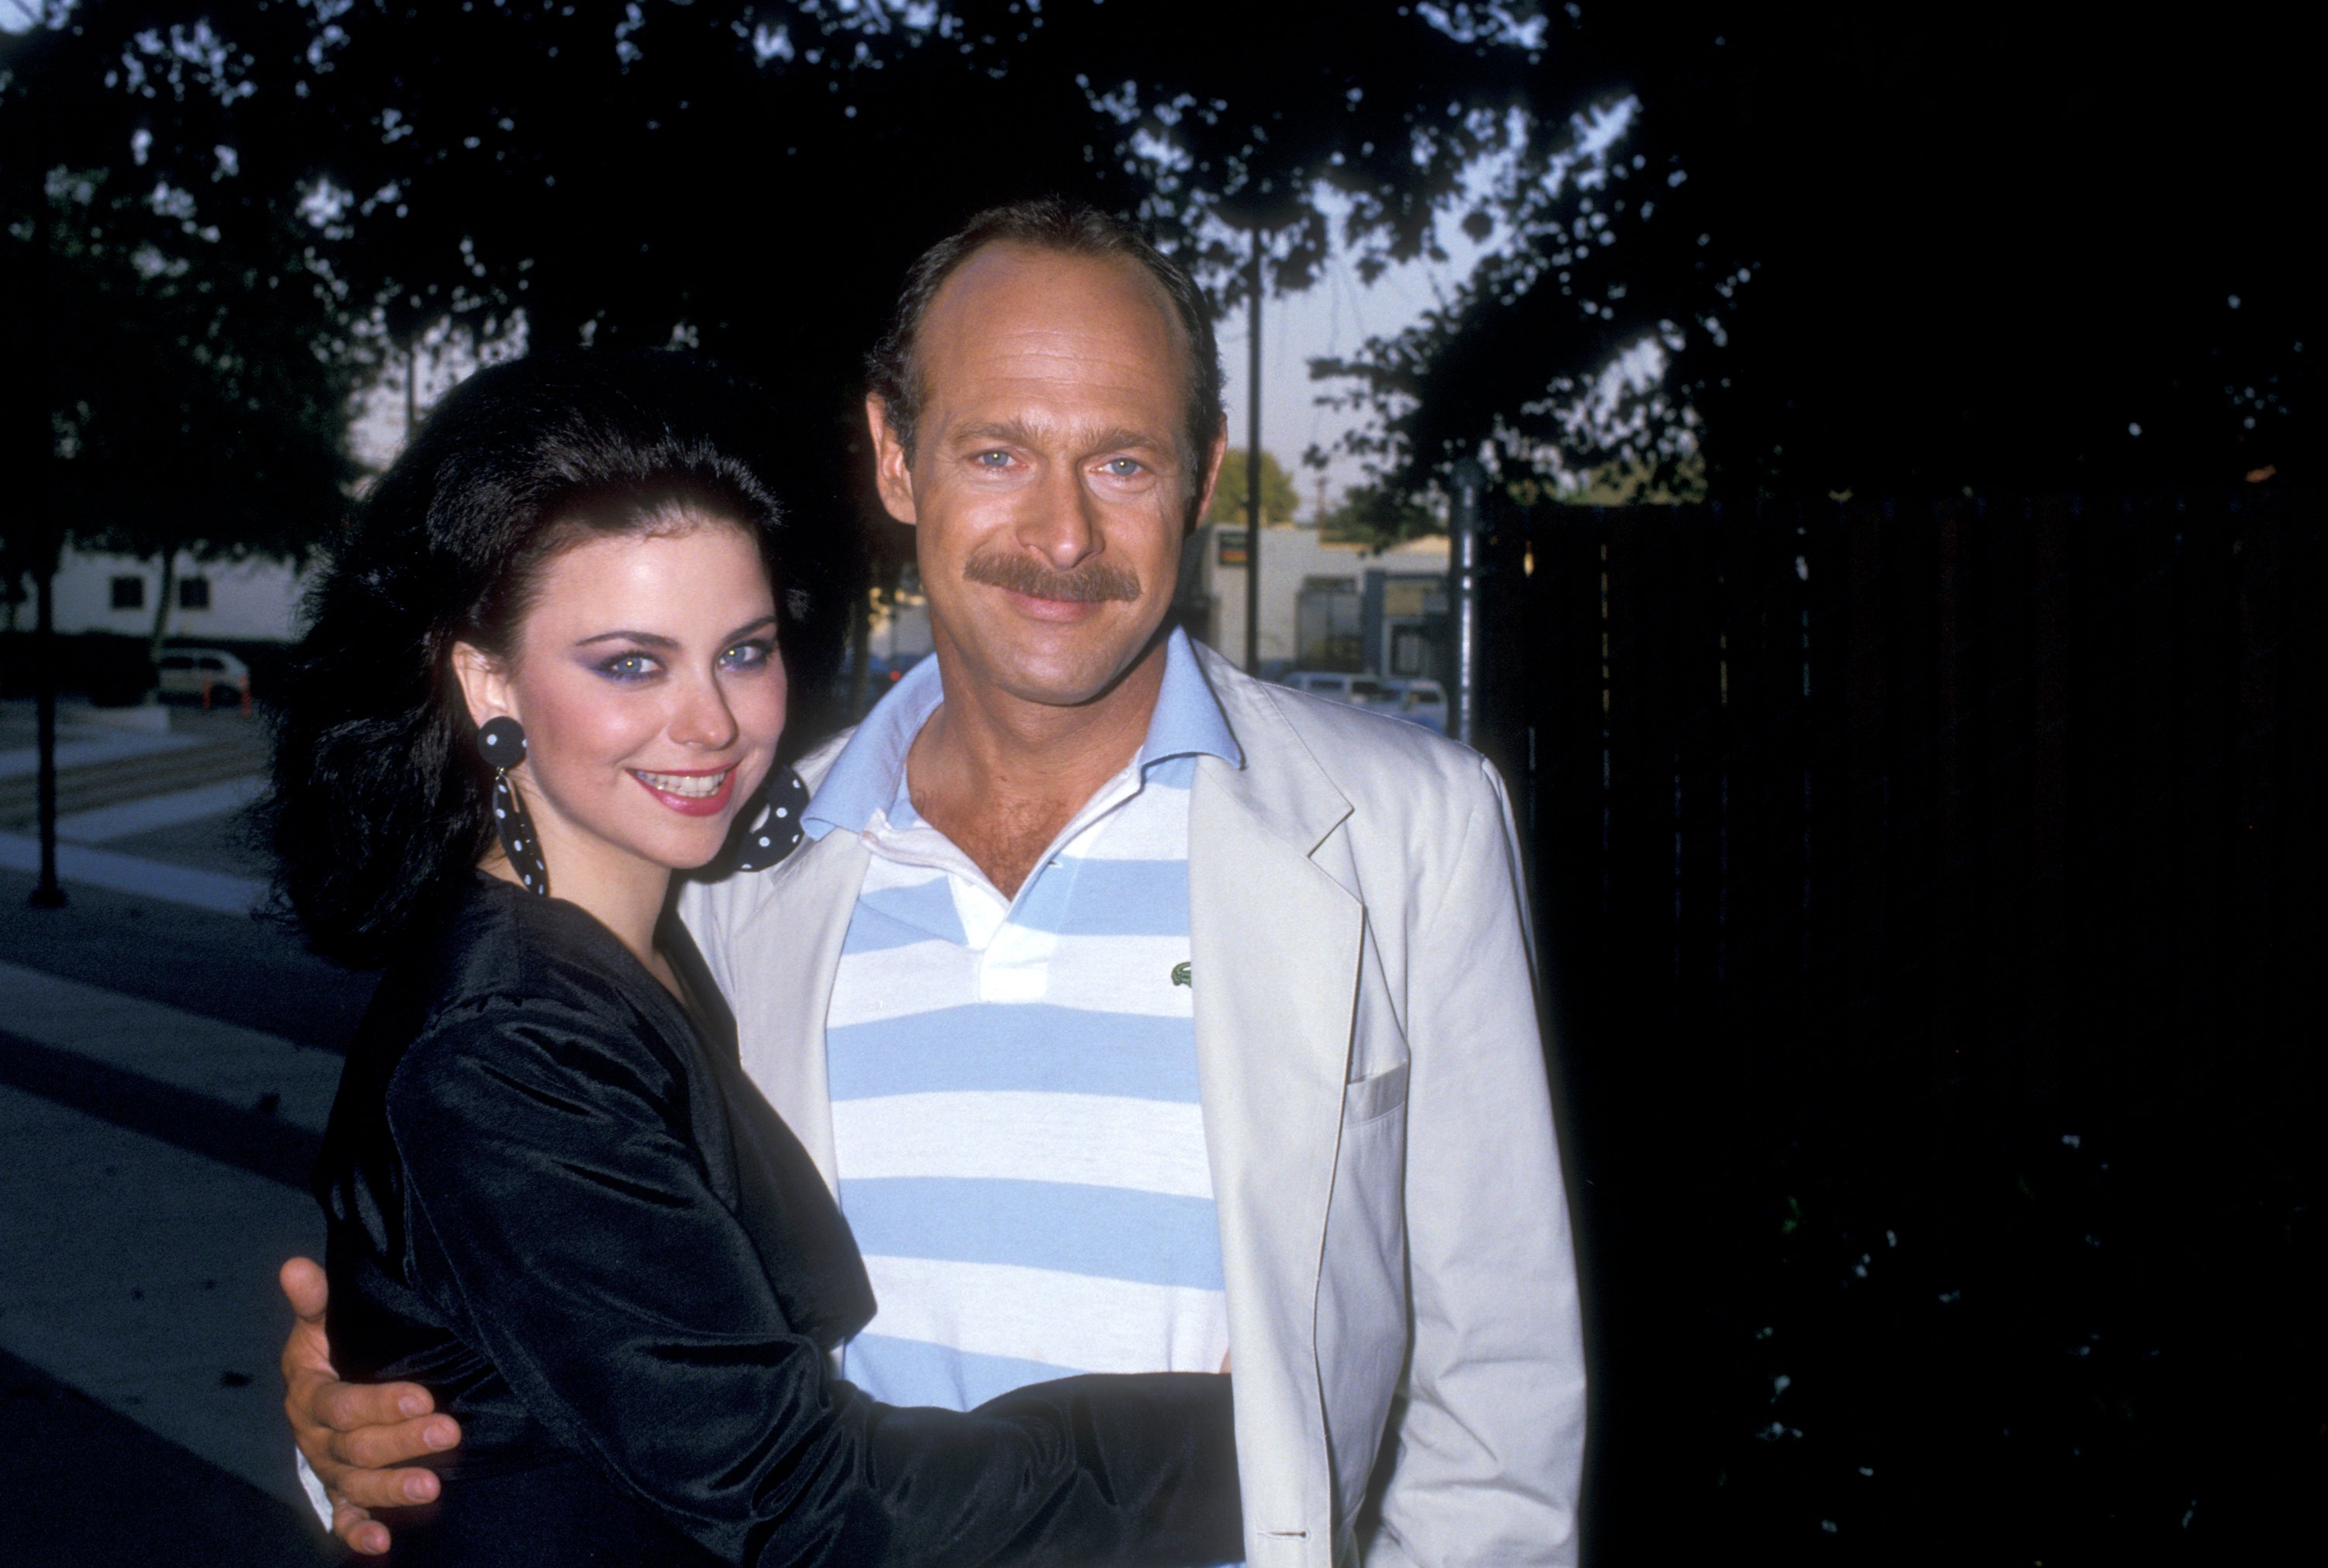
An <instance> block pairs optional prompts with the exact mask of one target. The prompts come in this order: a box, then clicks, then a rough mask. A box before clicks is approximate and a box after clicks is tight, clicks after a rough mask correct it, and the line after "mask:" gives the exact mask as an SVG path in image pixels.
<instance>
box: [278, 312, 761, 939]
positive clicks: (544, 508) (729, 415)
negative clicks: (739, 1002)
mask: <svg viewBox="0 0 2328 1568" xmlns="http://www.w3.org/2000/svg"><path fill="white" fill-rule="evenodd" d="M773 428H774V419H773V416H772V415H770V414H768V413H767V412H766V411H765V404H764V403H762V402H761V400H760V399H758V398H757V396H756V395H755V394H752V393H750V392H749V391H748V390H747V389H746V388H744V387H743V386H742V385H741V384H740V383H738V382H736V381H735V380H731V379H729V378H728V377H726V376H724V375H721V374H719V373H718V372H717V371H713V370H711V369H710V368H709V367H708V366H706V365H704V364H702V363H700V362H699V361H693V360H690V359H689V358H687V357H686V356H684V355H681V354H677V353H670V352H570V353H559V354H549V355H535V356H532V357H529V358H526V359H521V360H516V361H510V362H508V363H504V364H500V365H495V366H492V367H489V368H487V369H484V370H481V371H477V372H476V374H474V375H473V376H471V377H470V378H469V379H468V380H465V381H464V382H462V383H461V385H460V386H459V387H457V388H455V390H453V392H452V393H451V394H450V395H449V396H448V397H446V399H445V400H444V401H443V402H442V403H441V404H439V405H438V406H437V408H436V410H435V411H434V412H433V413H431V414H430V415H429V417H428V418H427V422H426V423H425V424H424V425H423V426H422V427H420V429H419V430H418V433H417V434H416V435H415V436H414V437H413V439H412V442H411V444H410V445H409V446H407V447H406V448H405V450H404V453H403V455H401V456H399V457H398V458H397V460H396V462H395V464H394V465H392V466H391V467H390V469H389V470H388V472H387V473H386V474H382V475H381V476H380V480H379V482H378V483H377V484H374V485H373V486H372V488H371V491H370V492H369V493H367V494H366V495H365V496H364V498H363V500H362V502H361V504H360V505H359V507H358V508H357V511H356V513H355V516H354V518H353V519H352V522H351V523H350V525H349V527H348V529H347V530H346V532H345V533H344V534H343V537H342V538H341V539H340V540H338V541H337V542H336V543H335V544H334V546H333V549H332V551H331V557H330V561H329V564H328V566H327V568H325V570H324V575H323V577H322V578H321V579H320V580H319V581H318V582H317V584H316V585H315V587H314V590H313V591H312V593H311V594H310V595H309V596H308V600H307V613H308V616H309V630H308V632H307V634H306V636H305V639H304V640H303V641H302V642H301V643H300V644H299V647H298V650H297V653H296V658H295V659H294V661H293V667H292V671H291V673H290V676H289V678H288V680H287V681H286V683H285V686H284V690H283V692H282V696H281V700H280V702H279V704H278V706H277V717H276V723H275V756H274V789H273V793H272V794H271V796H270V798H269V799H268V801H267V802H266V803H264V805H263V806H262V808H261V821H262V822H263V823H264V824H265V827H266V831H268V835H269V836H270V838H271V839H272V841H273V845H274V850H275V858H276V864H277V895H278V901H279V903H280V904H281V905H283V906H287V908H288V912H289V913H290V914H291V915H293V916H294V917H295V918H296V920H297V921H298V923H299V925H301V926H302V927H303V928H304V929H305V933H306V935H307V940H308V942H309V944H310V945H312V946H313V947H314V949H315V950H316V951H317V952H318V953H324V955H326V956H328V957H332V958H336V959H339V960H341V961H343V962H350V963H356V964H370V963H376V962H381V961H383V960H385V959H387V958H389V957H390V956H392V955H393V953H395V951H396V949H397V948H398V947H399V945H400V944H401V943H402V942H403V940H404V939H405V938H406V937H407V936H408V935H409V934H413V933H414V932H415V930H416V929H417V928H418V927H419V926H420V925H423V924H424V923H425V922H427V920H428V919H429V917H430V915H431V912H432V910H434V909H435V908H436V906H438V905H439V904H440V902H441V900H442V898H443V897H444V895H445V893H446V890H447V889H448V888H450V887H453V886H455V882H456V879H457V878H460V877H461V876H463V875H465V873H466V872H467V871H468V869H470V868H472V867H474V866H475V865H476V864H477V862H478V860H479V859H480V858H482V857H483V855H484V853H485V851H486V850H487V849H488V847H489V846H490V845H491V843H492V841H493V828H492V822H491V818H490V815H489V811H488V799H489V794H490V791H491V785H492V774H491V772H490V770H488V769H487V768H486V766H485V765H484V763H483V760H482V759H481V758H479V756H477V753H476V749H475V746H474V733H475V732H474V725H473V724H472V722H471V720H470V718H469V711H468V708H467V705H466V703H465V701H464V700H463V699H462V695H461V690H460V685H459V682H458V681H456V680H455V677H454V674H453V671H452V650H453V645H454V643H456V642H465V643H471V644H472V645H474V646H476V647H479V648H482V649H483V650H484V651H486V652H487V653H493V654H495V655H497V656H506V655H507V654H508V653H509V652H510V648H511V643H512V639H513V636H514V633H515V630H516V627H517V624H518V623H519V621H520V620H521V618H522V616H523V615H524V612H525V608H526V604H527V600H528V597H529V596H530V594H531V592H532V591H533V589H534V587H535V585H536V583H537V582H538V581H539V578H540V571H541V568H542V567H543V566H544V565H545V564H546V563H547V562H548V561H549V559H550V558H551V557H553V556H555V555H557V554H558V553H559V551H561V550H562V549H566V548H568V547H569V546H571V545H574V544H577V543H579V542H581V541H582V540H585V539H587V538H590V537H595V536H602V535H607V534H624V533H633V532H644V531H649V530H652V529H654V528H655V527H656V526H657V525H658V522H659V521H660V520H662V518H665V517H667V516H668V514H669V512H670V511H671V509H672V508H674V507H683V508H686V509H687V510H690V511H693V512H699V513H702V514H705V515H708V516H710V517H713V518H717V519H719V520H721V521H732V522H733V523H735V524H736V525H737V526H739V527H741V528H742V529H744V530H746V532H747V533H748V534H749V535H751V537H752V538H753V540H755V541H756V543H757V545H758V546H759V549H760V553H761V558H762V559H763V560H765V562H766V563H767V567H768V580H769V582H770V584H771V585H772V586H774V587H775V588H776V589H777V608H778V615H779V620H780V625H781V626H782V627H783V628H784V630H786V631H788V630H790V629H791V628H792V627H794V626H797V625H799V624H801V623H802V621H803V618H804V616H805V614H806V610H807V606H806V603H805V596H804V595H803V593H802V592H801V591H800V589H799V587H798V586H797V585H796V584H795V583H793V582H792V581H790V580H789V578H790V574H788V573H787V572H786V571H785V570H784V559H783V558H782V554H781V551H780V549H779V547H780V544H781V543H782V542H783V530H782V525H781V513H780V512H779V509H778V507H777V504H776V500H775V497H774V494H773V493H771V492H770V490H769V488H768V486H767V484H766V483H765V481H764V480H763V479H762V478H761V476H760V472H759V469H758V467H757V466H756V463H755V458H756V448H757V446H759V444H760V443H761V442H763V441H764V440H765V438H766V437H767V435H768V434H769V433H770V432H771V431H772V430H773Z"/></svg>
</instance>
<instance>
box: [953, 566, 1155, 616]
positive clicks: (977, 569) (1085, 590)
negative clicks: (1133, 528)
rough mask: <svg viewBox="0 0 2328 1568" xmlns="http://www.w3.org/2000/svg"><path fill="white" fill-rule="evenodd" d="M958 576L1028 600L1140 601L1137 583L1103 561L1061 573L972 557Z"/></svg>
mask: <svg viewBox="0 0 2328 1568" xmlns="http://www.w3.org/2000/svg"><path fill="white" fill-rule="evenodd" d="M962 576H963V577H966V578H968V579H969V580H970V581H972V582H973V583H984V584H985V585H986V586H987V587H990V588H1008V589H1009V590H1010V591H1011V592H1012V593H1014V594H1025V595H1026V596H1028V598H1030V599H1058V600H1061V601H1063V602H1065V603H1067V604H1071V605H1096V604H1101V603H1103V602H1105V601H1107V600H1110V599H1122V600H1126V601H1131V600H1136V599H1138V598H1139V597H1140V579H1139V578H1138V577H1134V576H1132V575H1131V573H1130V572H1128V571H1125V570H1124V569H1122V568H1121V567H1112V566H1110V565H1108V564H1107V563H1106V562H1105V561H1096V560H1095V561H1086V562H1085V563H1084V564H1083V565H1082V566H1079V567H1076V568H1073V569H1072V570H1069V571H1064V572H1063V571H1059V570H1057V569H1056V568H1052V567H1047V566H1045V565H1044V564H1043V563H1042V562H1040V561H1037V560H1029V559H1028V558H1027V557H1025V556H1023V555H974V556H972V557H971V558H970V559H969V560H968V561H967V562H965V563H964V564H963V566H962Z"/></svg>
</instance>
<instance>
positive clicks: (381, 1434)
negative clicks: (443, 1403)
mask: <svg viewBox="0 0 2328 1568" xmlns="http://www.w3.org/2000/svg"><path fill="white" fill-rule="evenodd" d="M459 1441H461V1428H460V1424H459V1423H458V1422H455V1421H454V1419H453V1418H452V1417H451V1416H449V1415H429V1416H423V1417H421V1418H420V1419H419V1420H418V1421H403V1422H396V1423H395V1424H394V1425H392V1426H360V1427H357V1428H356V1429H355V1430H354V1431H352V1432H333V1434H332V1436H331V1438H330V1439H329V1440H328V1441H327V1442H326V1443H325V1445H324V1446H325V1447H326V1448H327V1449H328V1450H329V1451H330V1452H331V1457H332V1459H333V1461H334V1462H335V1463H338V1464H343V1465H352V1466H353V1467H354V1468H355V1469H359V1470H384V1469H388V1468H389V1467H390V1466H391V1465H401V1464H409V1463H411V1462H412V1461H413V1460H417V1459H422V1458H425V1457H427V1455H429V1454H433V1453H443V1452H444V1451H446V1449H449V1448H451V1447H453V1446H454V1445H455V1444H456V1443H458V1442H459ZM415 1473H416V1474H420V1475H427V1473H428V1472H427V1471H426V1470H421V1471H417V1472H415ZM334 1479H335V1480H343V1479H344V1478H334ZM430 1479H432V1480H433V1479H435V1478H434V1477H433V1476H432V1477H430ZM357 1500H358V1501H359V1502H361V1501H363V1500H364V1499H362V1498H358V1499H357ZM399 1500H400V1501H412V1500H418V1501H422V1502H426V1501H427V1498H419V1499H409V1498H399ZM366 1506H367V1507H369V1506H371V1505H369V1504H367V1505H366Z"/></svg>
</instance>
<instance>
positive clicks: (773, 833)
mask: <svg viewBox="0 0 2328 1568" xmlns="http://www.w3.org/2000/svg"><path fill="white" fill-rule="evenodd" d="M807 804H808V785H806V784H803V783H802V782H801V775H798V774H796V773H794V772H793V770H792V769H790V768H788V767H774V768H770V769H769V770H768V782H767V783H766V784H764V785H762V786H761V788H760V809H759V810H758V811H757V812H754V813H753V814H752V815H751V816H750V817H749V818H747V819H746V820H745V825H744V828H743V831H741V833H739V834H738V835H737V840H736V844H737V848H736V869H737V870H738V871H765V870H766V869H768V868H769V867H771V866H773V865H774V864H775V863H776V862H777V861H779V860H781V859H784V857H785V856H786V855H789V854H791V853H792V852H793V850H797V849H798V848H800V841H801V812H802V810H803V808H805V807H806V806H807Z"/></svg>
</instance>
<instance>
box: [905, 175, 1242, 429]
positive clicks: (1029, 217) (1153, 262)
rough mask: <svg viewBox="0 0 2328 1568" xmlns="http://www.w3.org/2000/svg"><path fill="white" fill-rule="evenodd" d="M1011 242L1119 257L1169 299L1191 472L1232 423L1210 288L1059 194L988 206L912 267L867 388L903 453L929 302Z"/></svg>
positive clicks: (917, 398)
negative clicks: (1179, 353) (1176, 326)
mask: <svg viewBox="0 0 2328 1568" xmlns="http://www.w3.org/2000/svg"><path fill="white" fill-rule="evenodd" d="M1006 243H1007V244H1013V245H1025V246H1028V247H1030V248H1032V249H1037V250H1050V251H1056V252H1058V253H1059V254H1061V255H1065V256H1120V257H1123V258H1126V259H1128V260H1131V261H1135V262H1138V263H1139V264H1140V266H1141V268H1142V269H1143V270H1145V271H1146V272H1147V274H1148V276H1149V277H1151V278H1153V279H1155V281H1156V284H1157V286H1159V288H1161V289H1163V291H1164V295H1165V297H1166V298H1167V299H1169V300H1170V301H1171V303H1172V313H1173V315H1176V316H1178V318H1179V322H1180V329H1181V331H1182V332H1183V333H1185V334H1186V335H1187V350H1188V365H1187V371H1188V390H1187V440H1188V455H1189V460H1190V463H1191V465H1192V466H1193V465H1196V464H1197V463H1201V462H1203V461H1204V456H1205V454H1206V452H1207V451H1208V450H1210V449H1211V447H1212V444H1213V437H1215V436H1216V434H1218V433H1219V431H1220V429H1221V427H1222V424H1223V423H1224V421H1225V418H1226V416H1225V414H1224V412H1223V410H1222V408H1221V351H1220V345H1219V343H1217V342H1216V341H1215V339H1214V336H1213V313H1212V306H1211V305H1210V303H1209V302H1207V301H1206V298H1205V294H1204V290H1202V289H1200V288H1198V287H1197V280H1196V279H1195V278H1193V277H1189V276H1188V275H1187V272H1185V271H1184V270H1182V269H1181V268H1180V267H1179V265H1178V263H1177V262H1175V261H1173V260H1172V258H1170V257H1169V256H1166V255H1165V254H1164V253H1163V252H1162V251H1160V250H1159V249H1156V247H1155V246H1154V245H1153V244H1151V243H1150V241H1149V239H1148V237H1147V236H1146V235H1144V234H1142V233H1141V231H1140V230H1137V229H1135V228H1133V227H1132V226H1131V224H1129V223H1127V222H1125V221H1123V220H1122V219H1121V218H1118V217H1115V216H1113V215H1112V214H1111V213H1107V212H1103V211H1100V210H1099V209H1098V208H1096V207H1092V206H1087V205H1085V204H1084V203H1083V202H1070V201H1067V200H1066V199H1065V198H1064V197H1059V196H1042V197H1037V198H1035V199H1034V200H1031V201H1026V202H1010V203H1009V204H1007V205H1005V206H1000V207H990V208H988V209H987V210H986V211H983V212H981V213H979V214H978V215H977V216H976V217H974V218H972V220H971V221H969V222H967V223H965V224H963V225H962V227H961V228H960V229H957V230H954V231H953V233H952V234H949V235H947V236H946V237H945V238H944V239H941V240H939V241H938V242H937V243H936V244H935V245H933V246H931V247H930V248H929V249H927V250H925V251H923V252H922V254H921V256H920V258H918V259H916V260H915V263H914V265H913V266H912V267H910V268H907V269H906V284H905V286H904V287H903V288H902V289H900V290H899V291H898V293H897V304H896V308H895V309H893V310H892V311H891V312H890V315H889V325H888V330H887V331H886V332H884V333H882V334H881V341H880V342H879V343H876V344H875V345H874V346H873V352H871V353H870V354H868V355H867V356H866V360H865V369H866V379H867V383H868V390H870V391H871V392H872V394H873V395H874V396H875V397H877V398H878V399H881V404H882V408H883V409H884V410H885V412H886V417H887V419H888V422H889V428H890V430H891V432H892V433H893V434H895V435H896V437H897V442H898V444H899V445H900V446H903V447H904V448H905V449H906V456H908V457H911V456H912V455H913V453H914V437H915V426H916V424H917V423H918V418H919V415H920V413H921V386H920V380H919V376H918V372H917V371H916V367H915V350H916V345H917V343H918V341H919V339H920V336H921V331H922V319H923V317H925V315H928V314H929V308H930V301H931V300H933V299H934V298H935V297H936V296H937V292H938V289H939V288H940V287H941V286H943V284H944V283H945V280H946V279H947V278H949V277H953V273H954V269H955V268H958V267H960V266H961V265H962V263H963V262H965V261H967V260H969V259H970V258H971V257H972V254H974V253H975V252H977V251H978V250H980V249H983V248H985V247H986V246H989V245H997V244H1006Z"/></svg>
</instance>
